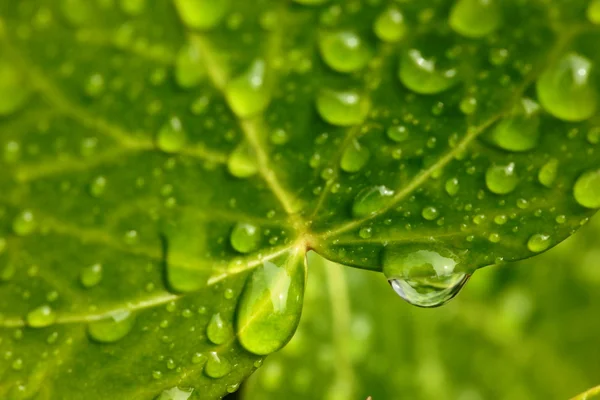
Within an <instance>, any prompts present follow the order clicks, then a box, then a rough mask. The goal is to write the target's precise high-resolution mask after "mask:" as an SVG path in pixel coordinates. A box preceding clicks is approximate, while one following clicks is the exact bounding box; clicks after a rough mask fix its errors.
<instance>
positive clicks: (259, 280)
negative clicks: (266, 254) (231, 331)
mask: <svg viewBox="0 0 600 400" xmlns="http://www.w3.org/2000/svg"><path fill="white" fill-rule="evenodd" d="M276 263H277V264H276ZM305 280H306V269H305V265H304V257H303V254H295V253H291V254H285V255H284V256H282V257H279V258H278V259H276V260H272V261H264V262H263V263H262V264H261V265H260V266H259V267H257V268H256V269H255V270H254V271H253V272H252V274H251V275H250V277H249V278H248V281H247V282H246V286H245V287H244V291H243V292H242V296H241V298H240V300H239V303H238V308H237V321H236V322H237V326H236V329H237V334H238V338H239V341H240V343H241V344H242V346H244V348H246V350H248V351H250V352H252V353H254V354H259V355H266V354H270V353H273V352H274V351H277V350H279V349H281V348H282V347H283V346H285V344H286V343H287V342H288V341H289V340H290V339H291V338H292V335H293V334H294V331H295V330H296V327H297V326H298V322H299V320H300V313H301V310H302V301H303V296H304V286H305Z"/></svg>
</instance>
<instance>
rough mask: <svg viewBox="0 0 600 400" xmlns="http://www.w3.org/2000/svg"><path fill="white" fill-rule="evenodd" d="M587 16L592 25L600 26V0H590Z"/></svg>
mask: <svg viewBox="0 0 600 400" xmlns="http://www.w3.org/2000/svg"><path fill="white" fill-rule="evenodd" d="M586 14H587V18H588V20H589V21H590V22H591V23H592V24H596V25H600V0H590V4H589V6H588V8H587V11H586Z"/></svg>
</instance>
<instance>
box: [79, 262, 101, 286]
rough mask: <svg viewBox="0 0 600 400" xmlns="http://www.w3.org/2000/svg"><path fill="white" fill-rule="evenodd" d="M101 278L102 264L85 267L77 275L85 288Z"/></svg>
mask: <svg viewBox="0 0 600 400" xmlns="http://www.w3.org/2000/svg"><path fill="white" fill-rule="evenodd" d="M101 280H102V264H94V265H90V266H89V267H85V268H84V269H83V270H82V271H81V274H80V275H79V281H80V282H81V284H82V285H83V287H85V288H88V289H89V288H92V287H94V286H96V285H98V284H99V283H100V281H101Z"/></svg>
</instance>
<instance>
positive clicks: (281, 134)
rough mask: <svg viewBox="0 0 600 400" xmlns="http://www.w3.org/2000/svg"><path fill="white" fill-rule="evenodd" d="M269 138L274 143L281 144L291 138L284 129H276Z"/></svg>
mask: <svg viewBox="0 0 600 400" xmlns="http://www.w3.org/2000/svg"><path fill="white" fill-rule="evenodd" d="M269 140H270V141H271V143H273V144H274V145H278V146H281V145H283V144H286V143H287V142H288V141H289V140H290V135H289V134H288V133H287V131H285V130H284V129H275V130H274V131H273V132H271V135H269Z"/></svg>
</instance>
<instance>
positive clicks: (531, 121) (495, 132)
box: [487, 98, 540, 151]
mask: <svg viewBox="0 0 600 400" xmlns="http://www.w3.org/2000/svg"><path fill="white" fill-rule="evenodd" d="M539 112H540V106H539V104H537V103H536V102H535V101H533V100H531V99H528V98H523V99H522V100H521V101H520V103H519V104H518V106H517V107H515V109H514V110H513V112H512V114H511V116H509V117H507V118H504V119H503V120H501V121H500V122H499V123H498V124H497V125H496V126H495V127H494V128H493V129H492V130H491V131H490V133H489V134H488V135H487V139H488V140H489V141H491V142H492V143H493V144H495V145H496V146H498V147H500V148H501V149H503V150H508V151H528V150H532V149H533V148H535V147H536V146H537V145H538V142H539V138H540V131H539V127H540V116H539Z"/></svg>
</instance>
